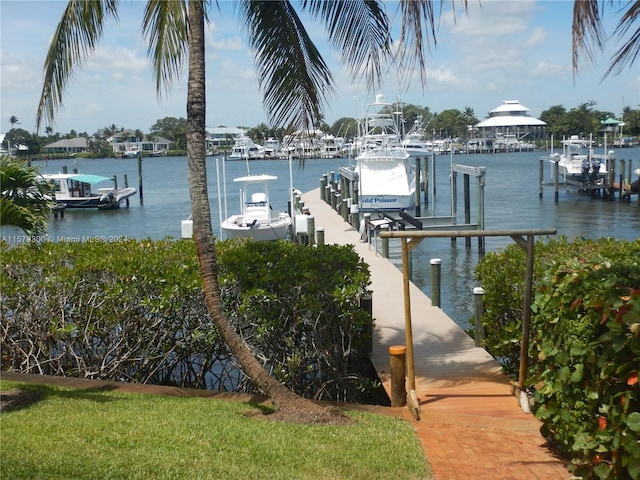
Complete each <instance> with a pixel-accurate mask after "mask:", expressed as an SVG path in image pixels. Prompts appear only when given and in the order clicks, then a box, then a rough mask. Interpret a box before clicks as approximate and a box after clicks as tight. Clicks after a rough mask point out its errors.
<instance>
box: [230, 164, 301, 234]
mask: <svg viewBox="0 0 640 480" xmlns="http://www.w3.org/2000/svg"><path fill="white" fill-rule="evenodd" d="M277 179H278V177H276V176H274V175H264V174H263V175H247V176H244V177H238V178H234V180H233V181H234V182H236V183H241V184H242V188H241V190H240V213H239V214H235V215H231V216H230V217H229V218H227V219H226V220H224V221H223V222H222V224H221V227H222V231H223V232H224V234H225V236H226V238H228V239H230V238H253V239H254V240H285V239H286V238H287V236H288V233H289V227H290V226H291V217H290V216H289V214H288V213H285V212H281V213H275V212H274V210H273V208H272V206H271V203H270V201H269V183H270V182H272V181H274V180H277Z"/></svg>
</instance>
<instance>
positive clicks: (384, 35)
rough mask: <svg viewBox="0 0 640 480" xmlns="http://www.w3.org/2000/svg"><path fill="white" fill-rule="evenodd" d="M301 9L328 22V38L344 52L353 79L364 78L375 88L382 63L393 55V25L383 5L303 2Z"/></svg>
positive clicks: (356, 0) (349, 0)
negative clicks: (391, 34) (391, 26)
mask: <svg viewBox="0 0 640 480" xmlns="http://www.w3.org/2000/svg"><path fill="white" fill-rule="evenodd" d="M302 8H303V9H306V10H308V11H309V12H310V13H311V14H312V15H314V16H317V17H319V18H320V19H321V20H322V21H323V22H324V23H325V25H326V27H327V32H328V34H329V41H330V42H331V44H332V45H333V46H334V47H336V48H337V49H338V50H339V51H340V52H341V53H342V61H343V63H344V64H346V65H347V67H348V68H349V72H350V74H351V76H352V77H353V78H354V79H357V78H363V77H364V78H365V80H366V83H367V87H368V88H369V89H370V90H375V89H376V88H377V85H378V84H379V83H380V81H381V78H382V65H383V63H384V61H385V60H387V59H388V58H390V57H391V46H390V45H391V37H390V26H389V21H388V17H387V15H386V13H385V12H384V10H383V8H382V6H381V4H380V3H379V2H378V1H375V0H344V1H320V0H308V1H303V2H302Z"/></svg>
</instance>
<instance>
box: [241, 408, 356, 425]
mask: <svg viewBox="0 0 640 480" xmlns="http://www.w3.org/2000/svg"><path fill="white" fill-rule="evenodd" d="M246 415H247V416H249V417H252V418H258V419H260V420H266V421H269V422H285V423H301V424H305V425H309V424H312V425H347V424H350V423H355V420H352V419H350V418H349V417H347V416H346V415H345V414H344V413H343V412H342V410H340V409H339V408H331V407H329V408H327V409H326V411H325V412H323V413H317V412H305V411H298V410H286V409H284V410H276V411H251V412H247V414H246Z"/></svg>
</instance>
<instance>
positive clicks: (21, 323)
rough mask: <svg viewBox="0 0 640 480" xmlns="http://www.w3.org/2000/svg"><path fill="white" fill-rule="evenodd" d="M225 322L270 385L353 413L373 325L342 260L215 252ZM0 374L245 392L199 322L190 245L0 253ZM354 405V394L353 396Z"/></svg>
mask: <svg viewBox="0 0 640 480" xmlns="http://www.w3.org/2000/svg"><path fill="white" fill-rule="evenodd" d="M217 249H218V255H219V268H220V272H219V273H220V283H221V285H222V289H223V300H224V303H225V308H226V310H227V314H228V315H229V316H230V317H231V319H232V321H233V322H234V324H235V325H236V326H237V328H238V330H239V331H240V332H241V333H242V335H243V336H244V337H245V339H246V340H247V341H248V343H249V344H250V346H251V347H252V348H253V349H254V352H255V353H256V354H257V356H258V357H259V358H261V359H262V360H263V362H264V363H265V365H266V366H267V367H268V368H270V369H271V370H272V372H273V374H274V376H275V377H276V378H278V379H279V380H280V381H281V382H283V383H286V384H287V385H289V386H290V387H291V388H293V389H294V390H295V391H297V392H298V393H300V394H303V395H305V396H308V397H317V398H323V399H330V400H338V399H340V400H348V401H357V400H359V399H361V398H363V397H366V395H367V391H369V390H371V389H373V388H374V387H375V386H376V385H374V383H373V382H371V381H370V380H369V379H368V378H367V377H365V376H363V375H361V374H360V373H359V371H358V369H357V368H358V363H359V362H361V361H362V360H363V358H366V353H367V346H368V341H369V340H370V337H368V333H367V332H370V331H371V324H372V319H371V318H370V315H368V314H367V313H366V312H364V311H363V310H362V309H361V308H360V303H359V301H360V299H361V298H362V297H363V296H364V295H366V294H367V285H368V283H369V273H368V270H367V267H366V265H364V264H362V263H361V261H360V259H359V258H358V256H357V255H356V254H355V253H354V252H353V250H351V249H349V248H347V247H330V246H327V247H321V248H317V249H316V248H310V247H304V246H299V245H294V244H291V243H285V242H276V243H256V242H219V243H217ZM1 253H2V260H3V262H2V269H1V271H0V292H1V295H2V302H1V304H0V314H1V317H2V325H1V327H0V328H1V330H0V337H1V338H0V340H1V343H0V346H1V347H2V357H1V362H2V369H3V370H14V371H22V372H32V373H45V374H52V375H68V376H80V377H86V378H101V379H109V380H122V381H134V382H143V383H162V384H173V385H180V386H186V387H195V388H213V389H220V390H233V391H253V386H252V385H250V384H249V383H248V381H247V379H246V378H245V377H244V375H243V374H242V372H241V371H239V370H238V368H237V364H236V363H237V362H235V359H234V358H233V357H232V356H231V355H230V354H229V352H228V349H227V347H226V345H225V344H224V343H223V342H222V341H221V339H220V338H219V337H218V334H217V331H216V329H215V328H214V326H213V324H212V323H211V321H210V319H209V316H208V314H207V312H206V306H205V302H204V297H203V295H202V281H201V278H200V275H199V271H198V267H197V259H196V253H195V248H194V245H193V242H192V241H190V240H178V241H173V240H163V241H151V240H141V241H137V240H123V241H120V242H103V241H95V242H82V243H80V242H79V243H70V242H67V243H48V242H46V243H42V244H37V245H36V244H32V245H25V246H21V247H18V248H8V247H7V245H6V244H3V245H2V252H1ZM363 392H364V393H363Z"/></svg>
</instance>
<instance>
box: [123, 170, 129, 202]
mask: <svg viewBox="0 0 640 480" xmlns="http://www.w3.org/2000/svg"><path fill="white" fill-rule="evenodd" d="M124 187H125V188H129V179H128V178H127V174H126V173H125V174H124ZM125 203H126V204H127V207H128V206H129V197H127V198H126V199H125Z"/></svg>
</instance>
